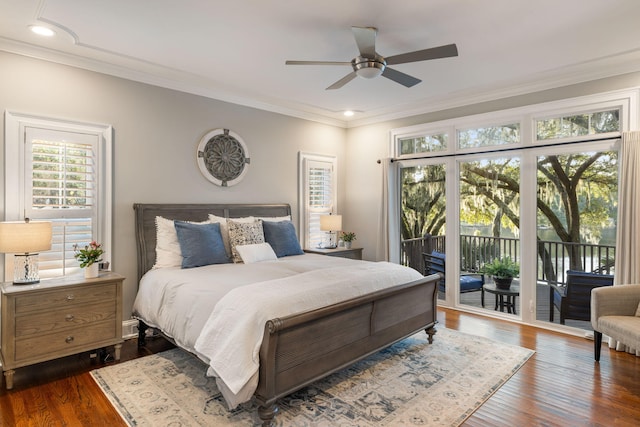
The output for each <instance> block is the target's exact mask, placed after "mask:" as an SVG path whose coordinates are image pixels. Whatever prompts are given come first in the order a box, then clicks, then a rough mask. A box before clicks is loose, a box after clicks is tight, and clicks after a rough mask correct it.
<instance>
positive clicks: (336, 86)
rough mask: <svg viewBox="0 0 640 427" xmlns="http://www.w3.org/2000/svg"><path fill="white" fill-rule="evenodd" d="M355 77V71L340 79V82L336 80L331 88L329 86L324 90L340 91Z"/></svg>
mask: <svg viewBox="0 0 640 427" xmlns="http://www.w3.org/2000/svg"><path fill="white" fill-rule="evenodd" d="M356 76H357V74H356V72H355V71H354V72H352V73H349V74H347V75H346V76H344V77H343V78H341V79H340V80H338V81H337V82H335V83H334V84H332V85H331V86H329V87H328V88H326V89H325V90H332V89H340V88H341V87H342V86H344V85H346V84H347V83H349V82H350V81H351V80H353V79H355V78H356Z"/></svg>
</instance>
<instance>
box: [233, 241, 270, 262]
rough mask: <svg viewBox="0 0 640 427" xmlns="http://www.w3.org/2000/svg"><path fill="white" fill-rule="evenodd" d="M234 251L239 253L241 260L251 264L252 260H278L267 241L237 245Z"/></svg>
mask: <svg viewBox="0 0 640 427" xmlns="http://www.w3.org/2000/svg"><path fill="white" fill-rule="evenodd" d="M236 251H238V254H240V258H242V262H244V263H245V264H251V263H253V262H262V261H273V260H276V261H277V260H278V257H277V256H276V253H275V252H274V251H273V248H272V247H271V245H270V244H268V243H257V244H254V245H238V246H236Z"/></svg>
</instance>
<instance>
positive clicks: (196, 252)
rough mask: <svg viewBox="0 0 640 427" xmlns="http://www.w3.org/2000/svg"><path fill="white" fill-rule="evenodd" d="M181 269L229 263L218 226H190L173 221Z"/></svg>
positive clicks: (182, 222) (215, 224) (214, 224)
mask: <svg viewBox="0 0 640 427" xmlns="http://www.w3.org/2000/svg"><path fill="white" fill-rule="evenodd" d="M175 227H176V233H177V234H178V242H179V243H180V252H181V253H182V268H193V267H202V266H203V265H211V264H226V263H228V262H231V260H230V259H229V256H228V255H227V251H226V250H225V248H224V243H223V242H222V234H220V224H218V223H212V224H191V223H188V222H184V221H175Z"/></svg>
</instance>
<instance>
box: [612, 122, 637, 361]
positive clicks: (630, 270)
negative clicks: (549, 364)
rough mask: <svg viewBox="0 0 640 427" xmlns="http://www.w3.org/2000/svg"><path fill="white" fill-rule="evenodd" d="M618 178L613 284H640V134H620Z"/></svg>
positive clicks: (621, 347) (614, 344) (619, 347)
mask: <svg viewBox="0 0 640 427" xmlns="http://www.w3.org/2000/svg"><path fill="white" fill-rule="evenodd" d="M619 158H620V176H619V179H618V182H619V186H618V224H617V232H616V265H615V278H614V281H615V285H625V284H630V283H640V197H638V196H639V195H640V131H635V132H625V133H623V134H622V145H621V147H620V155H619ZM609 347H610V348H615V349H616V350H618V351H627V352H629V353H635V354H636V356H640V349H632V348H626V346H625V345H623V344H620V343H619V342H617V341H615V340H613V339H611V338H610V339H609Z"/></svg>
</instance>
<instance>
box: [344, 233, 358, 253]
mask: <svg viewBox="0 0 640 427" xmlns="http://www.w3.org/2000/svg"><path fill="white" fill-rule="evenodd" d="M354 240H356V233H354V232H353V231H343V232H342V241H343V242H344V247H345V248H347V249H351V245H352V244H353V241H354Z"/></svg>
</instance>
